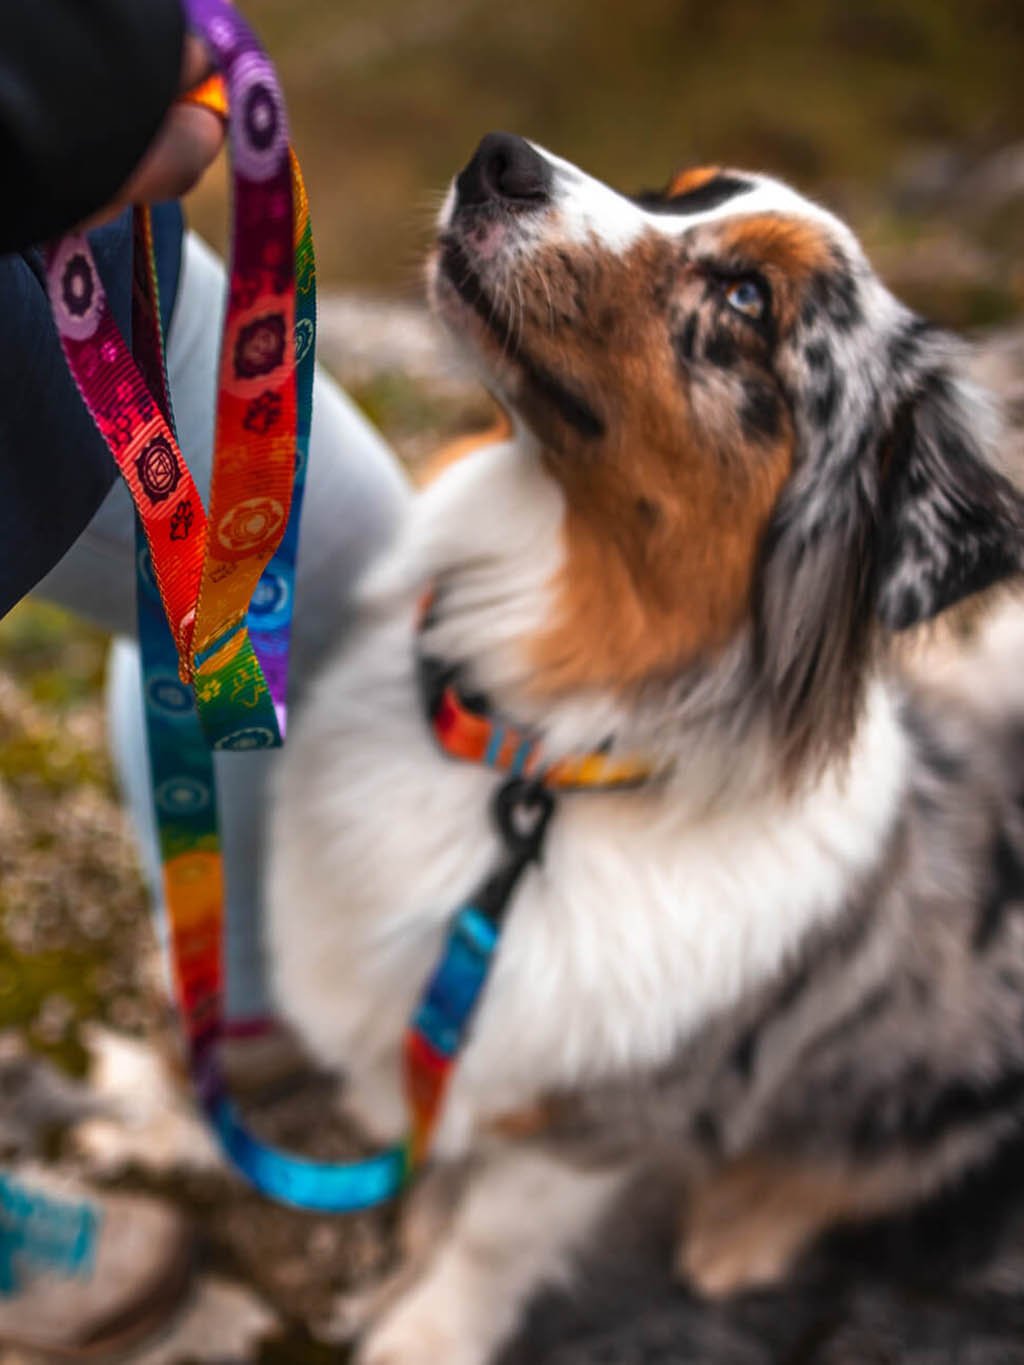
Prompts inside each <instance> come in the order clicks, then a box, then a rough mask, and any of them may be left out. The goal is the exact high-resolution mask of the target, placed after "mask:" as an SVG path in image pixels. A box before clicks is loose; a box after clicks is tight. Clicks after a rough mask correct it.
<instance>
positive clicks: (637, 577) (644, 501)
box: [524, 238, 794, 696]
mask: <svg viewBox="0 0 1024 1365" xmlns="http://www.w3.org/2000/svg"><path fill="white" fill-rule="evenodd" d="M564 256H565V254H564V253H562V255H561V259H560V260H559V261H558V262H557V265H556V266H555V267H553V268H552V269H551V271H550V274H549V276H548V289H549V290H550V293H551V297H552V300H553V304H554V307H555V308H556V309H558V308H559V307H560V306H561V305H562V296H563V295H564V294H568V296H569V301H570V302H571V300H572V299H574V298H576V299H578V298H581V297H582V298H583V300H584V302H585V310H586V320H585V325H583V323H581V325H580V326H578V327H573V328H568V327H566V328H563V329H560V330H559V332H558V333H557V335H556V336H554V337H552V338H551V340H550V342H549V341H548V339H547V338H545V337H544V336H533V335H531V336H530V339H529V346H530V349H531V353H532V354H533V355H534V356H536V358H537V359H539V360H541V361H542V362H543V363H545V364H550V366H551V368H552V370H554V371H555V372H556V373H558V374H560V375H564V376H567V377H568V379H569V380H570V382H574V381H575V380H576V379H577V377H582V376H585V377H586V378H585V383H584V384H582V386H581V387H582V388H583V391H584V392H585V393H586V394H588V395H595V396H596V399H597V401H599V402H600V404H601V412H602V415H603V417H604V420H605V422H606V425H607V432H606V434H605V435H604V436H602V437H600V438H598V439H597V440H591V441H587V439H586V438H584V437H581V436H575V435H574V434H573V433H571V432H566V431H565V430H564V429H563V428H562V427H561V426H559V424H558V423H557V421H555V420H554V419H552V417H551V415H550V413H549V412H547V411H546V410H545V408H544V406H543V404H542V403H540V402H538V403H536V404H534V405H531V403H530V400H529V398H527V399H526V400H525V401H524V410H525V411H526V413H527V415H528V416H530V417H531V418H532V419H533V425H534V427H535V429H536V430H538V431H540V432H541V434H542V437H546V430H545V428H548V429H550V431H551V434H552V448H551V449H550V450H549V452H548V454H547V456H546V459H547V462H548V465H549V468H550V472H551V474H552V475H553V477H554V478H555V479H556V480H557V481H558V482H559V483H560V484H561V486H562V488H563V490H564V493H565V497H566V503H567V509H568V510H567V513H566V519H565V524H564V547H565V554H564V562H563V569H562V572H561V575H560V577H559V580H558V582H557V584H556V585H555V594H556V598H555V600H556V607H555V612H554V616H553V619H552V621H551V623H550V625H549V626H548V627H547V629H545V631H544V632H543V633H542V634H541V636H540V637H539V638H538V639H536V640H535V641H534V643H533V646H532V649H531V662H532V664H533V667H534V679H535V681H534V687H535V692H536V694H537V695H538V696H551V695H554V694H557V693H563V692H569V691H573V690H576V689H578V688H586V687H609V688H612V689H614V690H618V691H625V690H628V689H630V688H632V687H634V686H635V685H637V684H639V683H641V682H643V681H644V680H646V679H648V678H650V677H652V676H657V675H659V674H668V673H670V672H672V671H674V670H678V668H679V667H680V666H681V665H683V664H684V663H687V662H690V661H692V660H694V659H696V658H698V657H700V656H701V655H703V654H707V653H710V652H712V651H715V650H717V649H719V648H720V647H721V646H723V645H724V644H725V643H726V642H727V640H728V639H729V638H730V636H731V635H732V634H733V633H734V632H735V630H736V628H737V626H738V624H739V622H740V621H741V619H742V618H743V616H744V614H745V613H746V611H747V609H748V605H749V597H750V588H751V582H752V578H753V571H754V563H755V558H756V554H757V549H758V545H759V541H760V536H761V532H762V531H763V529H764V526H765V524H766V522H767V520H768V517H769V516H770V514H771V511H772V509H773V507H774V506H775V503H776V500H777V498H778V495H779V492H780V490H781V488H782V485H783V483H784V482H785V480H786V478H787V476H788V474H789V472H790V469H791V466H792V457H793V444H794V438H793V431H792V426H791V423H790V419H789V416H788V413H784V414H783V413H782V412H781V410H780V419H779V433H778V438H777V439H775V440H773V441H771V442H767V443H766V442H757V443H755V442H753V441H750V440H748V439H747V438H745V437H744V435H743V433H742V430H741V427H740V422H739V418H738V415H737V410H738V407H739V403H738V402H732V401H726V402H716V401H714V400H713V399H709V400H708V402H707V403H706V404H705V406H706V407H708V408H710V409H711V410H712V417H713V422H712V423H711V424H709V423H707V422H701V421H700V420H698V419H697V417H695V411H694V403H693V401H692V400H693V394H691V393H690V392H688V386H687V382H686V379H685V376H684V375H683V374H681V372H680V369H679V365H678V361H677V359H676V357H675V354H674V352H673V347H672V340H671V334H670V327H669V324H668V321H667V319H666V317H665V316H660V315H658V313H657V312H656V310H654V309H652V307H651V302H650V300H651V295H652V291H654V290H655V289H656V287H657V282H658V280H659V279H662V278H665V277H666V275H670V276H671V277H672V278H674V276H675V273H676V272H678V271H679V270H680V266H679V262H678V259H677V258H676V256H675V255H674V249H673V248H672V247H671V245H670V244H669V245H666V244H665V243H664V242H659V241H658V240H656V239H653V238H652V239H651V240H646V241H644V242H641V243H639V244H638V245H637V247H635V248H634V249H633V251H632V252H631V253H629V254H627V255H626V256H624V257H622V258H614V259H608V260H606V261H603V262H600V261H598V262H594V261H593V259H590V260H580V261H579V263H578V264H577V263H576V262H573V263H572V267H571V269H570V268H569V267H568V266H567V265H566V263H565V259H564ZM683 273H684V274H685V270H684V271H683ZM693 288H694V290H695V292H696V296H697V297H698V298H699V297H700V295H701V293H702V290H703V285H702V284H699V283H695V284H694V285H693ZM549 354H550V357H551V358H550V360H549V358H548V357H549ZM726 382H727V381H726ZM736 382H737V385H738V383H739V381H738V380H737V381H736ZM730 392H732V391H731V390H730ZM737 392H739V390H738V389H737ZM556 441H557V445H556V444H555V442H556Z"/></svg>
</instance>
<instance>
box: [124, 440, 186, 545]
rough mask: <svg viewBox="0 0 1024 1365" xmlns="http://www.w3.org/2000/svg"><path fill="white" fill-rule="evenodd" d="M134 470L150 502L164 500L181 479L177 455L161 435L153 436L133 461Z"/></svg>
mask: <svg viewBox="0 0 1024 1365" xmlns="http://www.w3.org/2000/svg"><path fill="white" fill-rule="evenodd" d="M135 470H136V473H137V474H138V476H139V483H141V484H142V488H143V491H144V492H145V494H146V497H147V498H149V500H150V502H166V501H167V499H168V498H169V497H170V496H171V494H172V493H173V492H174V490H175V489H176V488H177V486H178V484H179V482H180V481H181V469H180V468H179V466H178V457H177V455H175V453H174V451H173V449H172V448H171V445H170V442H169V441H168V440H167V439H166V438H165V437H163V436H154V437H153V439H152V441H150V442H149V444H148V445H147V446H146V447H145V449H144V450H143V452H142V454H141V455H140V456H139V457H138V459H137V460H136V461H135ZM175 539H177V537H175Z"/></svg>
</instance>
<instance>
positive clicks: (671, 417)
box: [430, 133, 1024, 753]
mask: <svg viewBox="0 0 1024 1365" xmlns="http://www.w3.org/2000/svg"><path fill="white" fill-rule="evenodd" d="M430 277H431V289H432V294H433V298H434V301H435V305H436V307H437V309H438V311H439V313H440V315H441V316H442V318H443V319H444V320H445V321H446V322H447V324H448V325H449V326H450V327H451V328H452V330H454V331H455V332H456V334H457V335H458V336H459V337H460V338H461V339H462V340H463V341H464V342H467V343H468V344H469V346H470V348H471V350H472V351H473V353H474V354H475V355H476V357H477V358H478V360H479V361H480V362H481V363H482V366H483V368H484V371H485V374H486V377H487V379H488V382H489V383H490V384H491V386H492V387H493V389H494V390H495V392H496V393H497V395H498V396H499V398H500V399H501V401H502V402H503V403H504V404H505V405H506V406H507V407H509V408H510V409H511V410H512V411H513V412H514V413H515V414H516V415H517V417H518V419H519V420H520V421H521V422H522V423H523V424H524V425H525V426H526V427H527V428H528V429H529V430H530V431H531V432H532V433H533V435H534V436H535V437H536V440H537V442H538V444H539V447H540V449H541V452H542V458H543V459H544V461H545V464H546V467H547V469H548V470H549V471H550V473H551V475H552V476H553V477H554V478H555V479H556V480H557V481H558V483H559V484H560V485H561V487H562V488H563V490H564V493H565V498H566V508H567V511H566V519H565V527H564V539H565V554H564V560H563V567H562V571H561V578H560V582H559V585H558V599H557V610H556V614H555V618H554V619H553V620H552V621H551V623H550V625H549V626H548V627H547V628H546V629H545V631H544V633H543V635H542V636H541V637H540V638H539V639H537V640H536V641H535V642H534V657H535V663H536V670H537V673H536V676H537V678H538V681H539V685H540V686H541V687H544V688H547V689H549V691H550V692H551V693H557V692H560V691H568V690H571V689H574V688H579V687H594V686H597V687H606V688H613V689H616V690H619V691H627V692H628V691H629V689H631V688H636V687H638V686H642V685H644V684H649V683H650V682H651V681H652V680H654V679H657V678H677V677H680V676H682V675H685V674H690V675H694V674H699V673H703V674H705V675H706V674H707V673H708V671H709V670H713V669H714V668H715V667H716V661H720V660H722V659H723V658H724V657H725V656H727V655H729V654H730V652H731V653H732V654H733V655H735V652H736V649H737V647H738V642H743V648H744V651H745V657H746V659H747V661H748V667H749V668H750V669H752V670H753V673H752V674H749V673H748V686H755V687H756V690H757V691H758V693H759V695H760V696H761V697H762V699H763V700H764V702H765V709H766V710H767V711H768V712H769V713H770V715H771V717H772V721H773V725H774V727H775V730H776V733H777V735H778V736H779V737H780V738H781V739H782V740H783V741H784V742H785V743H787V744H788V745H789V746H790V748H791V749H792V751H793V752H794V753H799V752H802V751H805V750H807V749H809V748H812V747H820V746H821V743H822V742H823V741H824V740H828V739H829V738H831V739H832V740H837V741H838V739H839V738H840V737H841V735H842V733H843V732H844V730H846V729H848V725H849V721H850V719H851V716H852V714H853V712H854V711H855V709H856V702H857V699H858V697H859V694H860V693H859V689H860V684H861V682H862V680H863V676H864V674H865V671H866V662H867V660H868V658H869V657H870V655H871V650H872V645H873V644H874V643H875V642H876V641H877V640H878V639H879V638H880V637H884V636H885V635H886V634H887V633H890V632H894V631H899V630H903V629H905V628H906V627H908V626H912V625H915V624H917V623H918V622H921V621H923V620H926V619H928V618H930V617H932V616H934V615H935V614H937V613H938V612H939V611H941V610H942V609H943V608H945V607H947V606H950V605H951V604H953V603H954V602H956V601H958V600H959V599H961V598H962V597H964V596H966V595H967V594H970V593H973V592H976V591H978V590H980V589H982V588H985V587H988V586H990V585H991V584H993V583H994V582H996V581H997V580H999V579H1001V578H1003V577H1005V576H1007V575H1008V574H1010V573H1011V572H1013V571H1014V570H1016V569H1017V568H1018V567H1019V565H1020V563H1021V558H1022V546H1024V541H1022V529H1024V510H1022V504H1021V501H1020V500H1019V499H1018V497H1017V494H1016V492H1015V491H1014V489H1013V487H1012V485H1011V484H1010V483H1009V482H1008V481H1007V480H1006V479H1005V478H1004V477H1003V476H1002V475H1001V474H1000V473H998V472H997V471H996V469H995V468H994V465H993V455H994V453H995V452H994V442H995V440H996V434H995V432H996V428H995V425H994V422H993V419H992V415H991V413H990V412H989V409H988V407H987V405H986V403H985V400H984V399H983V397H982V396H981V395H980V394H979V393H977V392H976V391H975V390H974V389H973V388H972V387H971V386H970V385H969V384H968V383H967V381H966V379H965V377H964V376H963V374H962V369H961V367H962V363H963V361H962V356H961V353H960V349H959V347H958V345H957V343H956V342H955V341H954V340H953V338H951V337H950V336H948V335H947V334H945V333H943V332H941V331H939V330H938V329H936V328H933V327H931V326H930V325H928V324H927V323H925V322H924V321H923V320H921V319H920V318H918V317H916V316H915V315H913V314H912V313H910V312H909V311H908V310H907V309H905V308H904V307H903V306H902V305H901V304H899V303H898V302H897V301H896V300H895V299H894V298H893V296H892V295H891V294H890V293H889V292H888V290H887V289H886V288H885V286H884V285H883V284H882V283H881V282H880V280H879V279H878V278H877V276H876V275H875V274H874V273H873V271H872V270H871V268H870V266H869V265H868V263H867V261H866V259H865V257H864V254H863V252H862V250H861V248H860V247H859V245H858V243H857V241H856V239H855V238H854V237H853V235H852V234H851V232H850V230H849V229H848V228H847V227H846V226H845V225H844V224H843V223H841V222H840V221H839V220H838V219H836V218H835V217H834V216H833V215H831V214H830V213H828V212H827V211H825V210H824V209H823V208H821V207H819V206H818V205H816V204H814V203H812V202H810V201H809V200H807V199H805V198H803V197H802V196H801V195H799V194H797V193H796V192H795V191H793V190H791V189H789V188H788V187H786V186H785V185H782V184H780V183H779V182H777V181H775V180H771V179H768V178H766V177H764V176H759V175H747V174H739V173H733V172H725V171H721V170H718V169H714V168H712V169H700V170H694V171H690V172H687V173H684V174H682V175H680V176H679V177H677V178H676V180H674V181H673V182H672V184H671V185H670V186H669V187H668V189H667V190H666V191H665V192H664V193H660V194H646V195H641V196H638V197H635V198H629V197H626V196H624V195H621V194H618V193H616V192H615V191H613V190H611V189H609V188H607V187H606V186H604V185H602V184H600V183H599V182H597V181H595V180H593V179H591V178H590V177H588V176H586V175H584V174H583V173H581V172H580V171H579V170H577V169H576V168H575V167H573V166H571V165H569V164H568V163H566V162H564V161H562V160H560V159H558V158H557V157H554V156H551V155H550V154H548V153H547V152H544V151H541V150H540V149H538V148H536V147H534V146H532V145H531V144H530V143H528V142H526V141H524V140H523V139H521V138H516V137H512V136H510V135H507V134H501V133H495V134H491V135H489V136H488V137H487V138H485V139H484V141H483V142H482V143H481V145H480V147H479V149H478V150H477V152H476V154H475V156H474V157H473V159H472V160H471V161H470V163H469V164H468V165H467V166H466V168H465V169H464V170H463V171H462V173H461V174H460V175H459V176H458V177H457V179H456V181H455V182H454V184H453V186H452V189H451V191H450V193H449V195H448V199H447V201H446V203H445V206H444V208H443V210H442V215H441V225H440V235H439V240H438V245H437V249H436V251H435V253H434V256H433V259H432V263H431V270H430Z"/></svg>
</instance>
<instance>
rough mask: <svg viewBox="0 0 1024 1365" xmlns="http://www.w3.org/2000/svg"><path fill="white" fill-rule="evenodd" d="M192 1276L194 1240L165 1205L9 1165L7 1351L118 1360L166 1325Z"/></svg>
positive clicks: (1, 1244)
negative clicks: (120, 1354) (97, 1191)
mask: <svg viewBox="0 0 1024 1365" xmlns="http://www.w3.org/2000/svg"><path fill="white" fill-rule="evenodd" d="M191 1277H192V1240H191V1237H190V1235H189V1232H188V1230H187V1227H186V1225H185V1223H184V1221H183V1220H182V1219H181V1218H180V1217H179V1215H178V1214H177V1213H175V1212H174V1211H173V1210H172V1209H169V1208H167V1207H166V1206H165V1205H162V1204H159V1203H157V1202H156V1201H155V1200H152V1199H146V1198H142V1197H139V1196H136V1195H130V1194H107V1193H103V1194H89V1193H86V1192H84V1191H83V1190H82V1189H81V1188H80V1187H77V1186H75V1185H73V1184H72V1183H71V1182H69V1181H66V1180H64V1179H62V1178H60V1179H58V1178H57V1177H55V1176H54V1175H53V1174H52V1173H51V1172H49V1171H43V1170H41V1169H37V1168H33V1169H32V1170H31V1171H25V1170H19V1171H18V1173H17V1174H15V1173H13V1172H10V1171H0V1349H2V1348H7V1349H13V1350H23V1351H33V1352H40V1353H43V1354H45V1355H47V1356H49V1357H52V1358H54V1359H60V1360H86V1359H89V1358H96V1357H102V1358H104V1359H106V1358H109V1357H110V1356H111V1355H114V1354H116V1353H118V1352H120V1351H123V1350H126V1349H127V1348H128V1347H129V1346H131V1345H134V1344H135V1343H136V1342H138V1341H139V1340H140V1339H141V1338H143V1337H145V1336H147V1335H148V1334H149V1333H150V1332H152V1331H155V1330H156V1329H157V1328H158V1327H160V1326H162V1324H163V1323H164V1322H165V1321H166V1320H167V1319H168V1318H169V1317H170V1316H171V1314H172V1313H173V1311H174V1309H175V1308H176V1307H177V1306H178V1305H179V1303H180V1302H181V1300H182V1299H183V1297H184V1294H185V1291H186V1289H187V1288H188V1285H189V1282H190V1280H191Z"/></svg>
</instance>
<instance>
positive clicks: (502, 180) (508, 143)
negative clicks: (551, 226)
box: [455, 133, 552, 212]
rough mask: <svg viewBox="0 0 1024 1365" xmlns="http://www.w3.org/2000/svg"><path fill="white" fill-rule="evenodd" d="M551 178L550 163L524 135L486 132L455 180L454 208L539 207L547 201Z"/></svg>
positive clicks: (549, 195) (456, 209) (515, 208)
mask: <svg viewBox="0 0 1024 1365" xmlns="http://www.w3.org/2000/svg"><path fill="white" fill-rule="evenodd" d="M551 182H552V173H551V167H550V165H549V164H548V162H547V161H546V160H545V159H544V157H542V156H541V155H540V153H539V152H536V151H534V149H533V147H531V146H530V144H529V143H528V142H527V141H526V139H525V138H521V137H516V136H515V135H514V134H513V133H488V134H487V136H486V137H485V138H484V139H483V141H482V142H481V143H480V146H479V147H478V148H477V149H476V151H475V152H474V154H473V157H472V159H471V160H470V162H469V164H468V165H467V166H466V167H465V169H464V170H462V171H460V173H459V175H458V178H457V179H456V181H455V211H456V212H459V211H460V210H464V209H476V208H482V207H493V208H505V209H510V210H513V211H517V212H522V211H523V210H529V209H537V208H541V207H543V206H544V205H545V204H547V203H548V202H549V201H550V198H551Z"/></svg>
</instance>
